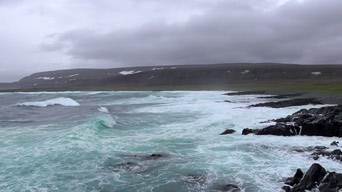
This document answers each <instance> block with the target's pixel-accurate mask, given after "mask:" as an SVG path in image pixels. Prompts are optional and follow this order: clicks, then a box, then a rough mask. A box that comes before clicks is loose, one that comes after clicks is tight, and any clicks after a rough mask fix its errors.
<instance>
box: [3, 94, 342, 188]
mask: <svg viewBox="0 0 342 192" xmlns="http://www.w3.org/2000/svg"><path fill="white" fill-rule="evenodd" d="M223 93H224V92H220V91H198V92H191V91H188V92H186V91H184V92H180V91H178V92H177V91H174V92H62V93H1V94H0V104H1V106H0V181H1V182H0V191H176V192H182V191H220V189H221V188H222V186H224V185H227V184H234V185H237V186H239V188H240V189H241V191H247V192H249V191H272V192H273V191H279V189H280V187H281V186H282V183H283V180H284V178H286V177H288V176H292V175H293V174H294V172H295V170H296V169H297V168H302V169H303V170H306V169H308V167H309V166H310V165H311V164H312V163H313V162H314V161H313V160H312V159H310V158H309V153H297V152H294V151H293V147H296V146H303V147H305V146H316V145H325V146H329V144H330V142H331V141H332V140H334V139H335V140H336V138H323V137H304V136H296V137H276V136H255V135H247V136H243V135H241V131H242V129H243V128H247V127H252V128H255V127H262V126H265V124H261V123H259V122H261V121H265V120H269V119H274V118H279V117H283V116H286V115H289V114H292V113H293V112H295V111H297V110H299V109H301V108H303V107H291V108H285V109H271V108H247V106H248V105H250V104H254V103H258V102H264V101H267V100H265V99H258V98H257V96H256V95H254V96H253V95H252V96H243V97H241V96H231V97H229V96H224V95H222V94H223ZM224 100H230V101H232V103H228V102H223V101H224ZM304 107H305V108H309V107H313V106H304ZM316 107H319V106H316ZM226 128H233V129H235V130H236V131H237V132H236V133H234V134H232V135H223V136H222V135H219V134H220V133H221V132H223V131H224V130H225V129H226ZM151 154H162V157H161V158H150V157H149V156H150V155H151ZM128 162H129V163H128ZM315 162H317V161H315ZM127 163H128V164H127ZM318 163H320V164H322V165H323V166H324V167H326V168H327V169H328V170H332V171H342V168H341V166H340V164H339V163H337V162H334V161H331V160H328V159H324V158H321V159H320V160H319V161H318Z"/></svg>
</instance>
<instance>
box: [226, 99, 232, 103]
mask: <svg viewBox="0 0 342 192" xmlns="http://www.w3.org/2000/svg"><path fill="white" fill-rule="evenodd" d="M224 102H226V103H232V101H229V100H224Z"/></svg>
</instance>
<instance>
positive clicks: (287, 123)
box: [242, 105, 342, 137]
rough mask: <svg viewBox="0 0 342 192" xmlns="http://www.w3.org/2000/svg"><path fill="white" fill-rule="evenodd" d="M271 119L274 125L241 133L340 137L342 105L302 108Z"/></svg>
mask: <svg viewBox="0 0 342 192" xmlns="http://www.w3.org/2000/svg"><path fill="white" fill-rule="evenodd" d="M273 121H275V122H276V124H275V125H271V126H267V127H265V128H262V129H250V128H246V129H244V130H243V131H242V134H243V135H247V134H250V133H254V134H256V135H278V136H295V135H307V136H325V137H342V105H338V106H329V107H322V108H318V109H316V108H312V109H302V110H300V111H298V112H296V113H294V114H292V115H289V116H287V117H285V118H280V119H276V120H273Z"/></svg>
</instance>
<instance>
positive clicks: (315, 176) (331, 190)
mask: <svg viewBox="0 0 342 192" xmlns="http://www.w3.org/2000/svg"><path fill="white" fill-rule="evenodd" d="M282 189H283V190H285V191H286V192H304V191H305V190H315V191H317V190H318V191H322V192H323V191H324V192H337V191H340V190H341V189H342V174H340V173H336V172H327V171H326V170H325V169H324V168H323V167H322V166H321V165H320V164H317V163H314V164H312V165H311V167H310V168H309V170H308V171H307V172H306V173H305V175H304V178H303V179H301V181H300V182H299V183H298V184H295V185H294V186H293V188H291V187H290V186H284V187H283V188H282Z"/></svg>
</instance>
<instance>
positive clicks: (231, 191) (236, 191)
mask: <svg viewBox="0 0 342 192" xmlns="http://www.w3.org/2000/svg"><path fill="white" fill-rule="evenodd" d="M217 190H219V191H227V192H240V191H241V190H240V188H239V187H238V186H237V185H234V184H227V185H222V186H219V187H218V188H217Z"/></svg>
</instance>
